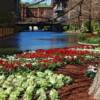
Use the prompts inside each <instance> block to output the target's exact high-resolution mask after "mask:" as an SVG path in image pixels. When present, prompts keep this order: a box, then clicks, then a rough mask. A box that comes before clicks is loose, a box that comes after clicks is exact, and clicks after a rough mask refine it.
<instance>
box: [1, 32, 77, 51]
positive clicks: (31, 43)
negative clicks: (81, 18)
mask: <svg viewBox="0 0 100 100" xmlns="http://www.w3.org/2000/svg"><path fill="white" fill-rule="evenodd" d="M77 40H78V39H77V35H76V34H74V35H73V34H68V33H61V32H47V31H34V32H32V31H31V32H30V31H23V32H19V33H16V34H14V35H12V36H9V37H6V38H1V39H0V48H16V49H19V50H36V49H49V48H62V47H68V46H74V45H77Z"/></svg>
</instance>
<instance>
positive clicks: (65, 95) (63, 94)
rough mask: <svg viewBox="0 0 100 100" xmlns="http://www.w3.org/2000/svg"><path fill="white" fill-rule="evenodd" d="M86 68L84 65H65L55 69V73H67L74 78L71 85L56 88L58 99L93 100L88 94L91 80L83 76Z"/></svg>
mask: <svg viewBox="0 0 100 100" xmlns="http://www.w3.org/2000/svg"><path fill="white" fill-rule="evenodd" d="M86 69H87V67H86V66H80V65H66V66H65V67H62V68H59V69H58V70H57V71H56V73H59V74H64V75H69V76H71V77H72V78H73V79H74V82H73V83H72V84H71V85H68V86H64V87H62V88H61V89H59V90H58V91H59V96H60V100H94V99H93V97H92V96H89V95H88V90H89V87H90V85H91V84H92V81H93V80H92V79H90V78H88V77H86V76H85V71H86Z"/></svg>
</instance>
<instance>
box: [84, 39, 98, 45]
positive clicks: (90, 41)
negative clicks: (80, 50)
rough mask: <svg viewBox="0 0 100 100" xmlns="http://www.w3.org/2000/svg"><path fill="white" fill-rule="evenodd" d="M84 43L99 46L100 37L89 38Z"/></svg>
mask: <svg viewBox="0 0 100 100" xmlns="http://www.w3.org/2000/svg"><path fill="white" fill-rule="evenodd" d="M84 42H86V43H90V44H99V43H100V37H95V38H94V37H92V38H87V39H86V40H85V41H84Z"/></svg>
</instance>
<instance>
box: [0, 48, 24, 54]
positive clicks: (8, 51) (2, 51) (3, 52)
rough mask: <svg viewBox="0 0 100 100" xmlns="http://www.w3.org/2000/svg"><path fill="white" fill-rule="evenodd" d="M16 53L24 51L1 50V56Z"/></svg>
mask: <svg viewBox="0 0 100 100" xmlns="http://www.w3.org/2000/svg"><path fill="white" fill-rule="evenodd" d="M16 53H22V50H18V49H16V48H0V56H3V55H12V54H16Z"/></svg>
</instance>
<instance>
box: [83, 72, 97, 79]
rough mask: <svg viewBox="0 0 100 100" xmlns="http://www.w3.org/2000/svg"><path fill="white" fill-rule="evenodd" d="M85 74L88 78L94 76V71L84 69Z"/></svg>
mask: <svg viewBox="0 0 100 100" xmlns="http://www.w3.org/2000/svg"><path fill="white" fill-rule="evenodd" d="M85 75H86V76H87V77H89V78H94V77H95V75H96V73H95V72H93V71H86V73H85Z"/></svg>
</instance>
